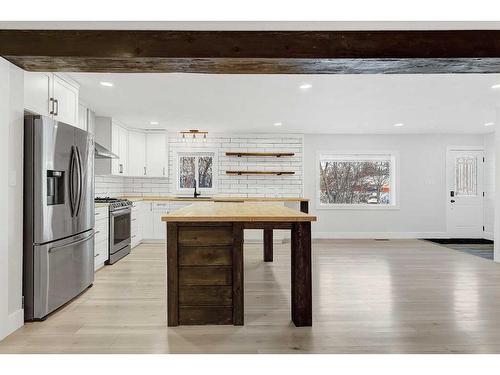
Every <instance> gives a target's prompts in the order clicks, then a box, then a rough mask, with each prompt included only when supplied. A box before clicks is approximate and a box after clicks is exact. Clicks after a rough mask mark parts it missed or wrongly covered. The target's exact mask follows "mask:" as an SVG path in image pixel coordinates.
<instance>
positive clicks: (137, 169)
mask: <svg viewBox="0 0 500 375" xmlns="http://www.w3.org/2000/svg"><path fill="white" fill-rule="evenodd" d="M94 134H95V141H96V142H97V143H99V144H100V145H101V146H103V147H105V148H107V149H108V150H110V151H111V152H113V153H114V154H116V155H117V156H118V157H119V158H118V159H96V161H95V173H96V174H97V175H110V174H111V175H117V176H131V177H167V176H168V168H167V166H168V144H167V133H166V132H165V131H154V132H152V131H142V130H138V129H135V130H128V129H126V128H125V127H123V126H121V125H119V124H117V123H116V122H115V121H113V119H112V118H111V117H96V118H95V133H94Z"/></svg>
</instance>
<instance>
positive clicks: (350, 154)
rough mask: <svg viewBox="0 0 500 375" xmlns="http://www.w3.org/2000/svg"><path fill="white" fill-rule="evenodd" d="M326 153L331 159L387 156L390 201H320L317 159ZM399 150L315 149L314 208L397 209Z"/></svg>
mask: <svg viewBox="0 0 500 375" xmlns="http://www.w3.org/2000/svg"><path fill="white" fill-rule="evenodd" d="M324 155H328V156H329V157H331V158H332V159H339V160H349V159H351V160H356V159H358V157H367V156H378V155H380V156H381V157H382V156H387V155H389V156H390V158H391V192H392V193H391V195H392V203H391V204H387V205H385V204H384V205H376V204H333V203H321V201H320V197H321V195H320V178H319V176H320V171H319V161H320V159H321V158H322V156H324ZM399 176H400V173H399V152H397V151H381V150H376V151H348V150H345V151H344V150H342V151H328V150H326V151H317V152H316V172H315V176H314V178H315V180H316V183H315V194H316V199H315V201H316V209H318V210H368V211H371V210H399V191H398V189H399V186H400V184H399Z"/></svg>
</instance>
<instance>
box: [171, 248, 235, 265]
mask: <svg viewBox="0 0 500 375" xmlns="http://www.w3.org/2000/svg"><path fill="white" fill-rule="evenodd" d="M178 256H179V266H230V265H231V264H233V253H232V247H230V246H206V247H202V246H181V247H180V248H179V255H178Z"/></svg>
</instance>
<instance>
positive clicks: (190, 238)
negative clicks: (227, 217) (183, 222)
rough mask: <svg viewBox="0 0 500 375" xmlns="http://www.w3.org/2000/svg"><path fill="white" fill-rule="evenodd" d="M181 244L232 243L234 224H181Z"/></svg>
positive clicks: (209, 244)
mask: <svg viewBox="0 0 500 375" xmlns="http://www.w3.org/2000/svg"><path fill="white" fill-rule="evenodd" d="M178 242H179V245H181V246H182V245H190V246H211V245H222V246H224V245H232V244H233V227H232V226H206V227H202V226H196V227H194V226H193V227H191V226H185V227H183V226H180V227H179V231H178Z"/></svg>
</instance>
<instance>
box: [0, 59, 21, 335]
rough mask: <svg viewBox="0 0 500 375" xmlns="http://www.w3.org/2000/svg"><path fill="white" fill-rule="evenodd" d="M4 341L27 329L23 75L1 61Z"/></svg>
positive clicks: (0, 330) (0, 304) (0, 312)
mask: <svg viewBox="0 0 500 375" xmlns="http://www.w3.org/2000/svg"><path fill="white" fill-rule="evenodd" d="M0 82H1V85H0V175H1V176H2V177H3V178H2V180H1V182H0V207H2V209H1V210H0V340H1V339H3V338H4V337H5V336H7V335H8V334H10V333H11V332H13V331H15V330H16V329H17V328H19V327H21V326H22V325H23V310H22V306H21V298H22V244H23V237H22V227H23V225H22V212H23V183H22V171H23V168H22V162H23V107H24V99H23V96H24V94H23V86H24V82H23V71H22V70H21V69H19V68H17V67H15V66H14V65H12V64H10V63H9V62H7V61H6V60H4V59H2V58H0Z"/></svg>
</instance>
